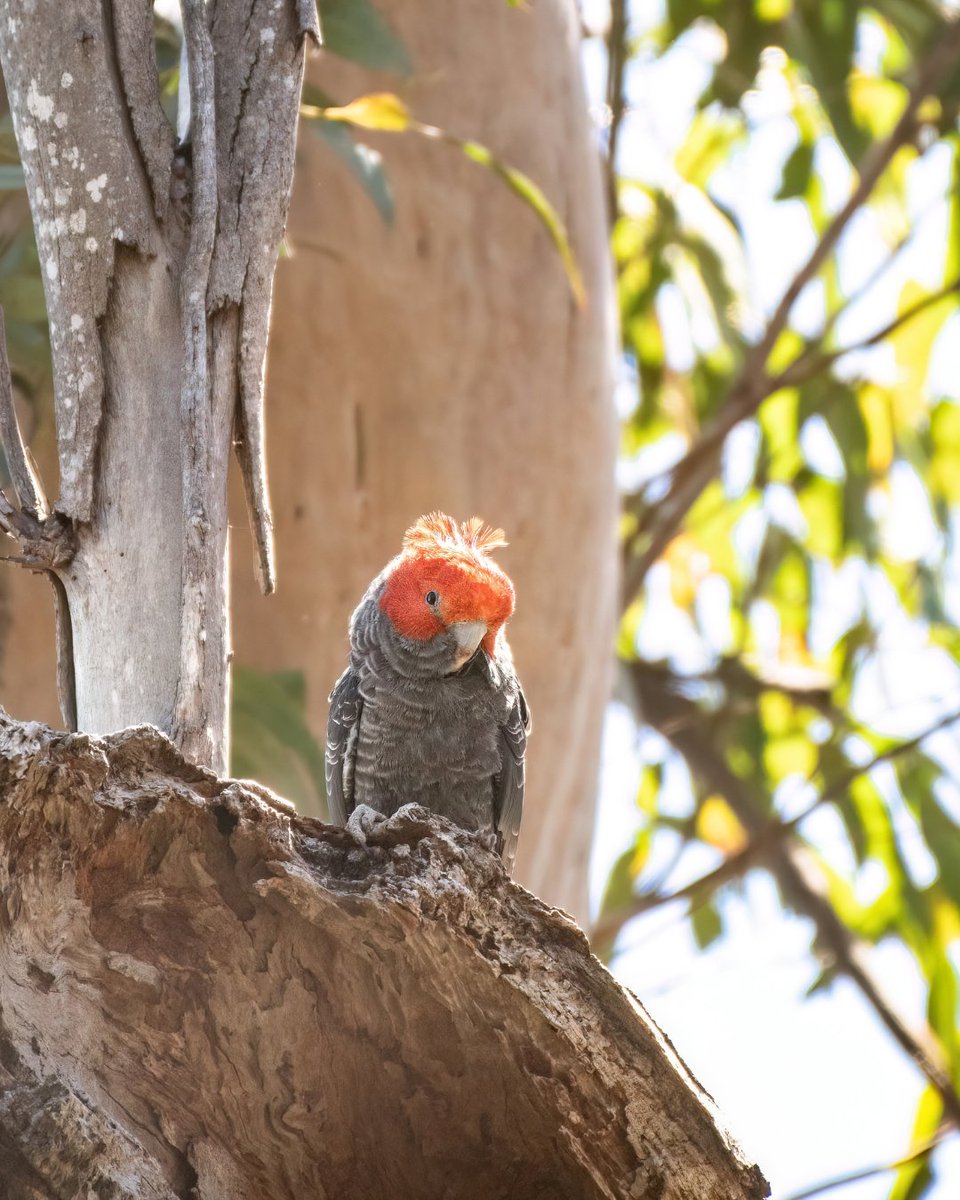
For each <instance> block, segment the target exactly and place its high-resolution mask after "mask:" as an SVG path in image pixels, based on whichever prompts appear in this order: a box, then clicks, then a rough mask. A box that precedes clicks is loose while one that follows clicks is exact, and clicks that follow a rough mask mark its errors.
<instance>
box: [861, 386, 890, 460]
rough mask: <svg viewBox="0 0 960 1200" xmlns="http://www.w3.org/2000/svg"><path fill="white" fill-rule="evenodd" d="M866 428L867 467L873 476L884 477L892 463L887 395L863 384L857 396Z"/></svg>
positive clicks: (874, 387) (885, 392)
mask: <svg viewBox="0 0 960 1200" xmlns="http://www.w3.org/2000/svg"><path fill="white" fill-rule="evenodd" d="M858 399H859V401H860V412H861V413H862V414H863V423H864V425H866V427H867V465H868V466H869V468H870V470H871V471H872V472H873V473H874V474H875V475H885V474H886V472H887V471H888V470H889V469H890V464H891V463H892V462H893V424H892V419H891V418H892V414H891V411H890V395H889V393H888V392H887V391H886V390H885V389H883V388H880V387H877V386H876V385H875V384H870V383H868V384H865V385H864V386H863V387H862V388H861V389H860V393H859V396H858Z"/></svg>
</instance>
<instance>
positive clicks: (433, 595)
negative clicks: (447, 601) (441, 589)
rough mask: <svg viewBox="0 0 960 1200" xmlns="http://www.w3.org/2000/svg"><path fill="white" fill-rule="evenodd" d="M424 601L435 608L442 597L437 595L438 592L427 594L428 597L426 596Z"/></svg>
mask: <svg viewBox="0 0 960 1200" xmlns="http://www.w3.org/2000/svg"><path fill="white" fill-rule="evenodd" d="M424 599H425V600H426V602H427V603H428V604H429V605H430V607H431V608H433V606H434V605H435V604H436V603H437V601H438V600H439V599H440V597H439V596H438V595H437V593H436V592H427V594H426V596H424Z"/></svg>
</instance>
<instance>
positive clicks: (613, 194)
mask: <svg viewBox="0 0 960 1200" xmlns="http://www.w3.org/2000/svg"><path fill="white" fill-rule="evenodd" d="M606 41H607V109H608V111H609V114H610V126H609V130H608V133H607V158H606V182H607V211H608V216H609V219H610V224H611V225H612V224H613V223H614V221H616V219H617V217H618V216H619V207H620V206H619V202H618V200H617V151H618V149H619V145H620V126H621V125H622V123H623V118H624V115H625V113H626V109H627V105H626V98H625V96H624V75H625V73H626V65H627V59H628V57H629V52H628V48H627V2H626V0H611V4H610V25H609V28H608V29H607V38H606Z"/></svg>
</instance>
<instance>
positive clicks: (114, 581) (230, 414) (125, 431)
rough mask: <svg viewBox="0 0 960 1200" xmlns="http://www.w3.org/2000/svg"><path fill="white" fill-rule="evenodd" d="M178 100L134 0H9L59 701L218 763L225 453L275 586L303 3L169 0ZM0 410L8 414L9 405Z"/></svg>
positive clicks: (148, 10) (223, 684)
mask: <svg viewBox="0 0 960 1200" xmlns="http://www.w3.org/2000/svg"><path fill="white" fill-rule="evenodd" d="M183 19H184V47H185V63H184V69H185V72H186V74H187V76H188V78H189V95H190V101H191V105H190V107H191V113H190V119H189V122H185V128H186V129H187V130H188V136H187V138H186V141H185V142H184V143H182V144H178V142H177V139H176V137H175V134H174V131H173V130H172V128H171V127H170V125H169V123H168V121H167V118H166V116H165V115H164V113H163V110H162V108H161V105H160V93H159V80H158V74H157V66H156V61H155V52H154V39H153V12H152V6H151V5H149V4H143V3H138V2H136V0H112V2H111V3H107V2H106V0H104V2H103V3H101V2H99V0H69V2H68V3H66V4H64V3H63V2H62V0H3V2H2V3H0V60H2V65H3V73H4V80H5V83H6V88H7V94H8V98H9V103H10V110H11V113H12V115H13V121H14V128H15V131H16V134H17V140H18V144H19V147H20V152H21V157H22V161H23V166H24V172H25V176H26V181H27V190H28V194H29V198H30V205H31V210H32V214H33V221H34V225H35V228H36V233H37V243H38V247H39V251H40V258H41V265H42V271H43V279H44V287H45V290H46V299H47V309H48V314H49V318H50V333H51V345H52V351H53V366H54V386H55V407H56V417H57V441H58V453H59V466H60V496H59V499H58V500H57V502H56V504H55V505H53V506H51V505H49V504H48V502H47V499H46V497H45V495H44V493H43V489H42V488H41V487H40V486H39V482H38V481H37V480H36V478H35V476H34V475H33V473H32V471H31V470H30V469H29V463H28V461H27V460H26V458H25V456H24V455H23V454H22V451H20V450H19V449H18V447H17V442H18V441H19V438H18V436H17V433H16V428H15V421H12V420H9V419H8V420H7V421H6V428H7V434H8V437H7V438H5V448H6V449H7V455H8V458H11V456H12V458H13V460H14V461H15V462H16V461H21V462H23V463H24V464H26V465H25V466H24V468H23V469H22V470H21V471H20V472H19V475H20V478H19V482H18V479H17V474H16V473H15V476H14V482H15V484H16V485H17V486H16V490H17V493H18V499H19V502H20V511H19V513H13V514H9V513H8V514H6V528H7V530H8V532H12V533H13V534H14V535H15V536H17V537H18V540H19V541H20V544H21V552H22V556H23V557H24V558H25V559H26V560H27V561H28V562H29V564H30V565H33V566H38V567H40V568H42V569H44V570H46V571H47V572H48V574H49V575H50V577H51V579H52V581H53V583H54V591H55V595H56V597H57V610H58V617H57V619H58V634H59V643H58V654H59V660H60V663H59V675H60V683H61V686H60V696H61V705H62V708H63V710H64V716H65V719H66V720H67V722H68V723H69V724H70V725H71V726H73V725H75V726H76V727H78V728H81V729H84V730H86V731H89V732H94V733H96V732H105V731H108V730H115V729H120V728H123V727H125V726H128V725H132V724H136V723H139V722H149V723H151V724H153V725H155V726H157V727H158V728H160V729H162V730H164V731H166V732H168V733H170V734H171V735H172V736H173V737H174V738H175V740H176V741H177V743H178V744H179V745H180V746H181V747H182V748H183V749H184V750H185V752H186V753H188V754H189V755H190V756H191V757H192V758H193V759H194V760H195V761H198V762H202V763H205V764H208V765H211V766H214V767H216V768H219V769H223V768H224V767H225V764H226V761H227V758H226V756H227V719H226V714H227V699H228V674H227V662H228V634H227V628H228V626H227V603H226V595H227V569H226V550H227V515H226V503H227V501H226V496H227V465H228V455H229V449H230V444H231V439H232V438H234V437H235V438H236V441H237V444H238V447H239V451H240V453H239V457H240V461H241V465H242V467H243V474H244V478H245V482H246V484H247V493H248V496H249V497H250V500H251V512H252V515H253V524H254V528H255V531H256V544H257V554H258V564H259V575H260V580H261V584H262V586H263V587H264V588H266V589H269V588H270V587H272V566H271V531H270V517H269V512H268V509H267V505H266V499H265V495H264V487H263V458H262V419H261V407H262V404H261V402H262V373H263V359H264V354H265V350H266V338H267V325H268V319H269V311H270V297H271V288H272V279H273V270H274V265H275V261H276V256H277V250H278V246H279V242H280V238H281V236H282V233H283V227H284V222H285V219H286V210H287V204H288V199H289V192H290V183H291V179H292V174H293V162H294V147H295V136H296V128H297V117H298V110H299V97H300V84H301V77H302V71H303V51H304V45H303V44H304V38H305V36H306V35H307V34H313V35H316V33H317V26H316V15H315V12H314V11H313V8H312V3H310V2H308V3H301V5H300V6H299V7H298V5H297V3H296V2H295V0H284V2H283V3H280V4H275V3H272V2H271V0H254V2H253V3H252V4H250V5H246V4H245V5H240V4H239V3H237V2H235V0H212V2H211V3H210V4H209V5H207V6H204V4H203V2H202V0H185V3H184V6H183ZM5 411H6V412H7V413H8V414H9V415H12V405H11V404H10V403H9V402H8V403H7V405H6V407H5Z"/></svg>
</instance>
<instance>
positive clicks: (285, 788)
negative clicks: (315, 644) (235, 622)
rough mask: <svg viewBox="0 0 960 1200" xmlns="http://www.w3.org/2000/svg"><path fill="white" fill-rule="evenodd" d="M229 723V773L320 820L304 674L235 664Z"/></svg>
mask: <svg viewBox="0 0 960 1200" xmlns="http://www.w3.org/2000/svg"><path fill="white" fill-rule="evenodd" d="M232 721H233V739H232V752H231V762H230V770H231V773H232V774H233V775H236V776H238V777H239V778H248V779H256V780H257V781H258V782H260V783H263V784H266V785H267V787H270V788H272V789H273V790H274V791H276V792H279V793H280V795H282V796H285V797H286V798H287V799H288V800H292V801H293V803H294V804H296V806H297V807H298V808H299V809H301V810H302V811H304V812H307V813H310V814H311V815H324V816H325V815H326V811H327V807H326V785H325V782H324V763H323V748H322V746H321V745H320V743H319V742H318V741H317V740H316V739H315V738H314V736H313V734H312V733H311V731H310V729H309V727H308V725H307V722H306V716H305V685H304V679H303V674H302V673H301V672H300V671H275V672H268V671H258V670H256V669H255V668H254V667H245V666H234V668H233V705H232Z"/></svg>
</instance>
